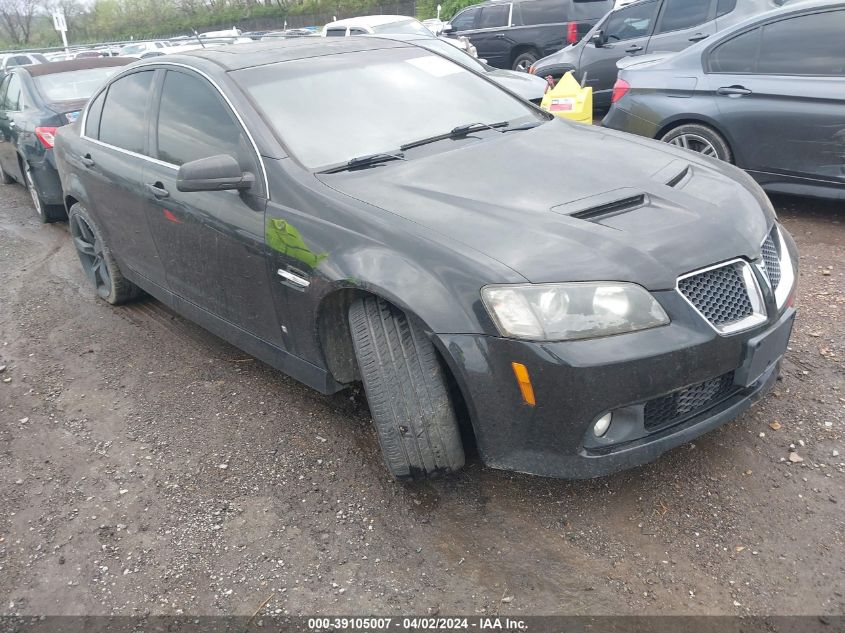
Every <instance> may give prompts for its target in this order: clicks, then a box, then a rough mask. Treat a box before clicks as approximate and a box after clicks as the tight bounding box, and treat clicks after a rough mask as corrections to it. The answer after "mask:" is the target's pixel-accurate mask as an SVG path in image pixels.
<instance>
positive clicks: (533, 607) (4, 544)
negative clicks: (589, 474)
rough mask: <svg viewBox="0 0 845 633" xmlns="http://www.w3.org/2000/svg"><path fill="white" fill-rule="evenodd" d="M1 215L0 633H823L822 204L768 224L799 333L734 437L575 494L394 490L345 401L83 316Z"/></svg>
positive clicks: (4, 206) (839, 281)
mask: <svg viewBox="0 0 845 633" xmlns="http://www.w3.org/2000/svg"><path fill="white" fill-rule="evenodd" d="M0 192H1V193H2V199H0V270H2V271H3V283H2V284H0V367H2V366H5V369H4V370H3V371H2V373H0V482H2V485H0V598H2V599H3V602H2V605H0V607H2V611H0V613H5V614H14V613H20V614H67V615H74V614H121V615H133V614H181V613H184V614H204V615H222V614H248V615H251V614H252V613H253V612H254V611H255V610H256V609H257V608H258V607H259V605H261V604H262V603H263V602H264V601H265V600H267V605H266V607H265V610H264V612H266V613H290V614H325V613H350V614H368V613H378V614H407V613H416V614H423V615H424V614H434V613H440V614H450V613H462V614H466V615H474V614H485V613H501V614H515V615H520V614H522V615H525V614H629V613H636V614H669V613H675V614H749V613H754V614H822V613H824V614H841V613H843V612H845V580H844V579H845V542H843V540H845V539H843V526H845V521H843V512H842V508H843V504H845V457H842V455H843V454H845V441H843V434H845V381H843V357H845V327H843V322H844V321H845V226H843V220H845V215H843V212H845V209H843V208H842V207H841V205H839V208H837V206H836V205H834V204H829V203H823V202H818V201H809V200H798V199H778V200H776V201H775V203H776V206H777V207H778V210H779V212H780V216H781V218H782V219H783V221H784V223H785V224H786V226H787V227H788V228H789V230H790V231H791V232H792V234H793V235H794V236H795V239H796V240H797V242H798V245H799V248H800V250H801V253H802V255H801V266H802V275H801V289H800V297H799V305H800V315H799V318H798V321H797V323H796V329H795V333H794V336H793V342H792V346H791V348H790V352H789V354H788V357H787V359H786V361H785V363H784V367H783V377H782V381H781V382H779V383H778V386H777V388H776V390H775V392H774V393H773V394H772V395H771V396H769V397H767V398H766V399H764V400H763V401H762V402H760V403H759V404H758V405H757V406H756V407H754V408H753V409H752V410H751V411H750V412H748V413H747V414H746V415H744V416H742V417H741V418H740V419H738V420H736V421H734V422H733V423H731V424H728V425H726V426H724V427H722V428H720V429H718V430H716V431H714V432H712V433H710V434H708V435H706V436H704V437H702V438H700V439H699V440H697V441H696V442H695V443H694V444H688V445H685V446H682V447H680V448H678V449H676V450H674V451H672V452H671V453H669V454H667V455H665V456H664V457H663V458H661V459H660V460H658V461H657V462H655V463H653V464H650V465H648V466H645V467H642V468H638V469H636V470H633V471H629V472H626V473H621V474H618V475H615V476H611V477H607V478H604V479H599V480H592V481H586V482H567V481H558V480H551V479H542V478H537V477H530V476H525V475H518V474H512V473H504V472H499V471H494V470H491V469H488V468H485V467H484V466H482V465H481V464H480V463H479V461H478V459H477V458H472V457H471V458H470V459H469V463H468V466H467V468H466V469H465V470H464V471H463V472H461V473H460V474H459V475H457V476H454V477H450V478H448V479H444V480H440V481H436V482H431V483H424V484H419V485H414V486H403V485H400V484H396V483H393V482H392V481H390V480H389V478H388V477H387V474H386V471H385V469H384V467H383V465H382V463H381V458H380V456H379V454H378V445H377V440H376V437H375V434H374V432H373V429H372V428H371V422H370V420H369V416H368V412H367V408H366V405H364V404H362V401H361V398H360V396H359V395H356V394H350V393H343V394H339V395H336V396H332V397H325V396H321V395H319V394H317V393H316V392H313V391H311V390H309V389H307V388H305V387H303V386H301V385H299V384H297V383H296V382H294V381H293V380H291V379H289V378H287V377H285V376H284V375H282V374H280V373H278V372H276V371H274V370H272V369H270V368H268V367H267V366H265V365H263V364H261V363H260V362H258V361H255V360H253V359H251V358H249V357H248V356H247V355H245V354H244V353H242V352H240V351H239V350H237V349H235V348H233V347H231V346H229V345H227V344H226V343H223V342H222V341H220V340H219V339H217V338H215V337H213V336H211V335H210V334H208V333H206V332H204V331H203V330H201V329H200V328H198V327H197V326H195V325H193V324H191V323H188V322H186V321H185V320H183V319H181V318H179V317H177V316H175V315H173V314H172V313H171V312H169V311H168V310H167V309H165V308H164V307H163V306H162V305H161V304H159V303H158V302H156V301H154V300H151V299H147V300H145V301H142V302H139V303H137V304H134V305H131V306H127V307H123V308H112V307H110V306H108V305H106V304H105V303H103V302H102V301H99V300H96V299H95V298H94V296H93V293H92V291H91V290H90V289H89V288H88V286H87V284H86V282H85V280H84V278H83V276H82V272H81V269H80V267H79V263H78V261H77V259H76V255H75V253H74V251H73V249H72V247H71V244H70V240H69V239H68V235H67V228H66V226H65V225H63V224H57V225H51V226H41V225H39V224H38V223H37V221H36V219H35V216H34V212H33V211H32V209H31V207H30V204H29V202H28V198H27V195H26V193H25V191H24V190H23V189H22V188H20V187H18V186H7V187H3V188H2V189H0ZM792 445H794V449H793V448H791V446H792ZM791 451H794V452H795V453H796V454H797V456H798V457H800V458H801V459H803V461H801V462H795V463H793V462H791V461H789V455H790V452H791ZM793 459H795V458H793ZM268 599H269V600H268Z"/></svg>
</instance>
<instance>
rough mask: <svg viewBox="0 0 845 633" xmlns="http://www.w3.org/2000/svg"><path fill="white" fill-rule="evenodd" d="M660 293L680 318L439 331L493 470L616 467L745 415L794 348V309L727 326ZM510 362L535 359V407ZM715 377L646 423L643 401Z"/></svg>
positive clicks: (552, 472) (582, 473)
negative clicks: (549, 338)
mask: <svg viewBox="0 0 845 633" xmlns="http://www.w3.org/2000/svg"><path fill="white" fill-rule="evenodd" d="M655 296H657V297H658V299H659V300H660V301H661V303H662V304H663V305H664V307H667V312H669V313H670V314H671V315H673V317H674V316H679V317H680V318H673V321H672V323H671V324H669V325H667V326H664V327H660V328H655V329H652V330H646V331H642V332H636V333H631V334H624V335H620V336H615V337H607V338H600V339H592V340H584V341H568V342H556V343H532V342H523V341H516V340H512V339H504V338H496V337H489V336H483V335H440V336H438V342H439V345H440V347H441V350H442V351H443V353H444V356H445V357H446V358H447V362H448V363H449V364H450V368H451V369H452V372H453V374H454V375H455V377H456V379H457V381H458V383H459V386H460V387H461V390H462V393H463V395H464V397H465V400H466V402H467V406H468V409H469V412H470V416H471V418H472V421H473V427H474V431H475V436H476V440H477V444H478V449H479V453H480V455H481V458H482V460H483V461H484V462H485V463H486V464H487V465H489V466H491V467H493V468H501V469H506V470H515V471H519V472H526V473H532V474H536V475H543V476H551V477H564V478H572V479H582V478H589V477H597V476H602V475H607V474H610V473H613V472H616V471H619V470H623V469H626V468H631V467H634V466H637V465H640V464H643V463H646V462H649V461H652V460H654V459H656V458H657V457H658V456H660V455H661V454H662V453H664V452H665V451H667V450H669V449H671V448H674V447H676V446H678V445H680V444H683V443H685V442H688V441H690V440H692V439H694V438H695V437H698V436H699V435H701V434H702V433H705V432H707V431H709V430H711V429H713V428H716V427H717V426H720V425H722V424H724V423H725V422H728V421H730V420H732V419H734V418H736V417H737V416H739V415H740V414H741V413H742V412H743V411H745V410H746V409H748V408H749V407H750V406H751V405H752V404H753V403H754V402H755V401H756V400H758V399H759V398H761V397H762V396H763V395H765V394H766V393H767V392H768V390H769V389H770V388H771V386H772V385H773V383H774V381H775V380H776V379H777V374H778V367H779V365H780V359H781V358H782V356H783V354H784V353H785V351H786V346H787V343H788V339H789V334H790V331H791V326H792V321H793V319H794V316H795V310H794V309H793V308H791V307H790V308H786V309H785V310H784V311H782V312H781V314H780V315H779V316H778V317H777V318H775V319H770V320H769V322H768V323H766V324H764V325H761V326H759V327H756V328H753V329H751V330H748V331H745V332H741V333H738V334H733V335H730V336H722V335H719V334H717V333H716V332H715V331H714V330H713V329H711V328H707V327H702V326H701V325H702V324H701V323H700V322H697V321H696V318H695V316H694V315H692V314H691V313H689V312H684V310H685V309H687V310H690V309H691V308H685V304H684V302H683V300H682V299H681V298H680V296H679V295H677V293H674V292H666V293H655ZM760 349H764V350H765V354H764V356H765V358H764V359H763V362H760V360H761V353H756V352H757V350H760ZM755 357H756V360H755ZM512 362H517V363H522V364H523V365H525V366H526V367H527V368H528V371H529V374H530V377H531V381H532V384H533V388H534V393H535V396H536V406H529V405H527V404H525V403H524V402H523V399H522V396H521V392H520V390H519V387H518V385H517V382H516V381H515V379H514V375H513V370H512V366H511V363H512ZM752 373H753V375H752ZM714 380H716V381H717V382H718V380H723V381H726V384H725V385H724V387H726V388H725V389H723V390H722V391H720V392H718V394H717V398H716V399H714V400H713V401H712V402H709V403H707V406H704V407H703V408H699V409H697V410H693V411H692V412H690V413H689V414H688V415H686V416H680V417H677V418H674V419H671V420H667V421H665V423H661V424H657V425H654V426H651V427H650V428H646V427H645V426H644V425H643V415H644V414H643V412H644V411H645V405H646V403H648V402H657V401H661V400H663V399H665V398H666V397H667V394H675V393H677V392H678V390H681V389H683V388H685V387H688V386H691V385H700V384H703V383H713V381H714ZM608 411H614V412H616V413H614V422H613V423H612V424H611V431H608V435H607V437H606V438H605V439H604V440H597V439H596V438H595V436H594V434H593V431H592V426H593V423H594V422H595V421H596V420H597V419H598V418H599V417H601V416H602V415H604V414H605V413H607V412H608ZM617 415H618V417H617ZM616 420H619V421H620V422H621V423H623V426H622V427H620V428H621V429H622V432H621V434H620V433H619V432H616V431H614V425H615V424H617V422H616ZM625 425H627V426H625ZM637 425H639V426H637ZM614 433H615V435H614ZM608 438H610V439H608Z"/></svg>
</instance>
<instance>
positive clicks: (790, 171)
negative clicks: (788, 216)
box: [603, 0, 845, 200]
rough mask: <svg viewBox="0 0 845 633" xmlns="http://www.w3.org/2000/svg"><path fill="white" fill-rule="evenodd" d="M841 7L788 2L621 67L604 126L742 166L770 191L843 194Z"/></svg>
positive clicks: (844, 17)
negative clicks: (675, 50)
mask: <svg viewBox="0 0 845 633" xmlns="http://www.w3.org/2000/svg"><path fill="white" fill-rule="evenodd" d="M843 33H845V3H843V2H842V1H841V0H840V1H838V2H837V1H831V0H824V1H816V2H811V3H800V4H795V5H791V4H790V5H786V7H785V8H783V9H780V10H778V11H774V12H770V13H766V14H763V15H761V16H759V17H757V18H754V19H752V20H749V21H746V22H743V23H742V24H740V25H737V26H736V27H734V28H731V29H728V30H727V31H723V32H721V33H719V34H718V35H717V36H715V37H714V38H712V40H710V41H707V42H706V43H704V42H702V43H701V44H699V45H697V46H695V47H692V48H689V49H687V50H686V51H684V52H683V53H679V54H677V55H674V56H671V57H668V58H667V59H665V60H663V61H659V60H657V61H654V62H651V63H649V62H645V63H643V64H639V65H637V64H630V65H626V66H627V67H625V68H623V69H622V70H620V73H619V79H618V81H617V82H616V88H615V89H614V91H613V100H614V103H613V106H612V107H611V108H610V112H609V113H608V114H607V116H606V117H605V119H604V123H603V124H604V125H605V126H606V127H609V128H614V129H617V130H624V131H626V132H632V133H634V134H640V135H642V136H648V137H650V138H656V139H659V140H661V141H665V142H667V143H672V144H673V145H677V146H679V147H683V148H685V149H690V150H693V151H697V152H701V153H702V154H705V155H707V156H711V157H713V158H719V159H721V160H724V161H728V162H732V163H734V164H735V165H737V166H738V167H742V168H743V169H745V170H747V171H748V172H749V173H750V174H751V175H752V176H754V178H755V179H756V180H757V181H759V182H760V183H762V184H763V186H764V187H765V188H766V189H767V190H769V191H773V192H780V193H792V194H801V195H815V196H823V197H833V198H838V199H842V200H845V38H843V36H842V34H843Z"/></svg>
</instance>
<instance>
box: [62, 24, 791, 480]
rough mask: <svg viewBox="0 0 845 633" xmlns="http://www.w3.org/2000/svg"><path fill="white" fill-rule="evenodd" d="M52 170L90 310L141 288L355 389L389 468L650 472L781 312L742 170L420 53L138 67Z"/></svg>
mask: <svg viewBox="0 0 845 633" xmlns="http://www.w3.org/2000/svg"><path fill="white" fill-rule="evenodd" d="M56 153H57V158H58V164H59V170H60V173H61V179H62V185H63V188H64V192H65V197H66V199H65V203H66V206H67V209H68V214H69V224H70V231H71V234H72V237H73V241H74V244H75V246H76V249H77V251H78V253H79V258H80V261H81V263H82V267H83V270H84V271H85V273H86V275H87V276H88V278H89V279H90V280H91V282H92V285H93V286H94V287H95V288H96V291H97V293H98V294H99V296H100V297H101V298H103V299H104V300H106V301H108V302H110V303H113V304H120V303H122V302H126V301H128V300H131V299H134V298H136V297H138V296H139V294H141V291H142V290H143V291H146V292H147V293H149V294H151V295H153V296H154V297H156V298H157V299H159V300H160V301H162V302H164V303H165V304H166V305H168V306H170V307H171V308H172V309H173V310H174V311H176V312H178V313H180V314H182V315H183V316H185V317H186V318H188V319H191V320H194V321H196V322H197V323H199V324H201V325H202V326H203V327H205V328H207V329H208V330H210V331H211V332H213V333H215V334H217V335H219V336H220V337H222V338H224V339H226V340H228V341H230V342H231V343H233V344H234V345H236V346H238V347H240V348H242V349H243V350H245V351H247V352H248V353H250V354H252V355H254V356H255V357H257V358H259V359H261V360H263V361H265V362H267V363H269V364H270V365H272V366H274V367H276V368H278V369H279V370H281V371H283V372H285V373H287V374H289V375H291V376H293V377H294V378H296V379H298V380H300V381H302V382H303V383H305V384H307V385H310V386H311V387H313V388H315V389H317V390H319V391H321V392H323V393H332V392H336V391H339V390H341V389H344V388H347V387H349V386H350V385H354V384H355V383H358V382H363V385H364V388H365V392H366V395H367V399H368V402H369V406H370V410H371V413H372V417H373V421H374V423H375V427H376V429H377V432H378V437H379V441H380V444H381V447H382V450H383V455H384V459H385V462H386V464H387V467H388V469H389V470H390V472H391V473H392V474H393V475H394V476H395V477H397V478H399V479H413V478H420V477H425V476H431V475H435V474H442V473H448V472H453V471H456V470H458V469H460V468H461V467H462V466H463V465H464V462H465V445H466V444H467V443H468V442H470V441H471V442H473V443H474V444H475V445H476V446H477V449H478V453H479V455H480V458H481V460H482V461H483V462H484V463H486V464H487V465H489V466H491V467H494V468H502V469H509V470H516V471H523V472H528V473H535V474H539V475H547V476H555V477H571V478H583V477H594V476H599V475H604V474H607V473H611V472H614V471H617V470H620V469H624V468H629V467H632V466H635V465H638V464H641V463H644V462H647V461H650V460H652V459H654V458H656V457H658V456H659V455H660V454H661V453H663V452H664V451H666V450H668V449H671V448H673V447H675V446H678V445H679V444H682V443H684V442H687V441H689V440H691V439H693V438H695V437H697V436H698V435H700V434H702V433H704V432H706V431H708V430H710V429H713V428H715V427H717V426H719V425H721V424H723V423H725V422H727V421H729V420H732V419H734V418H736V417H737V416H738V415H740V414H741V413H742V412H743V411H745V410H746V409H747V408H748V407H749V406H750V405H751V404H752V403H753V402H754V401H755V400H757V399H759V398H760V397H762V396H763V395H764V394H765V393H766V392H767V391H768V390H769V389H770V388H771V386H772V385H773V383H774V381H775V380H776V378H777V374H778V368H779V363H780V360H781V358H782V356H783V354H784V353H785V350H786V346H787V343H788V340H789V336H790V332H791V328H792V322H793V318H794V315H795V309H794V307H793V302H794V296H795V288H796V277H797V262H798V257H797V253H796V251H795V246H794V243H793V241H792V239H791V237H790V236H789V234H788V233H787V232H786V231H785V230H784V229H783V227H782V226H781V225H780V224H779V223H778V222H777V218H776V217H775V213H774V211H773V208H772V206H771V204H770V202H769V200H768V199H767V197H766V195H765V194H764V193H763V191H762V190H761V189H760V187H759V186H758V185H757V184H756V183H755V182H754V181H753V180H752V179H751V178H750V177H749V176H747V175H746V174H744V173H743V172H741V171H740V170H738V169H736V168H734V167H732V166H731V165H727V164H723V163H719V162H716V161H714V160H711V159H708V158H707V157H704V156H701V155H698V154H694V153H692V152H688V151H685V150H683V149H680V148H674V147H669V146H666V145H664V144H661V143H659V142H657V141H651V140H647V139H643V138H638V137H633V136H628V135H626V134H624V133H620V132H615V131H612V130H607V129H602V128H597V127H592V126H583V125H580V126H579V125H577V124H571V123H568V122H566V121H563V120H560V119H556V118H553V117H551V116H550V115H548V114H547V113H545V112H543V111H541V110H539V109H538V108H535V107H534V106H533V105H531V104H529V103H526V102H524V101H522V100H521V99H519V98H518V97H517V96H516V95H514V94H512V93H510V92H508V91H507V90H505V89H504V88H502V87H500V86H498V85H496V84H495V83H493V82H491V81H490V80H489V79H488V78H486V77H484V76H482V75H480V74H476V73H474V72H472V71H470V70H467V69H466V68H464V67H462V66H460V65H458V64H455V63H454V62H452V61H450V60H448V59H446V58H444V57H441V56H438V55H437V54H435V53H432V52H430V51H427V50H424V49H421V48H419V47H416V46H414V45H412V44H411V43H403V42H395V41H387V40H376V39H369V38H337V39H330V40H325V39H320V38H313V39H309V38H302V39H298V40H288V41H284V42H273V43H270V44H267V43H263V44H254V45H253V44H249V45H243V46H238V47H232V48H228V49H208V50H205V51H201V52H196V53H191V54H187V55H178V56H177V55H172V56H168V57H167V58H166V59H164V60H158V59H154V60H150V61H145V62H140V63H138V64H134V65H132V66H130V67H127V68H126V69H123V70H122V71H121V72H120V73H119V74H117V75H115V76H114V77H112V78H111V79H110V81H109V83H108V84H107V85H106V86H104V87H103V88H102V90H100V91H99V92H98V93H96V94H95V95H94V98H93V99H92V101H91V102H90V103H89V105H88V106H87V107H86V109H85V111H84V112H83V114H82V116H81V117H80V119H79V121H78V122H77V123H75V124H74V125H72V126H68V127H65V128H62V129H61V130H59V132H58V135H57V141H56ZM464 423H466V425H467V427H466V428H462V424H464Z"/></svg>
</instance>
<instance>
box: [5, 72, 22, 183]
mask: <svg viewBox="0 0 845 633" xmlns="http://www.w3.org/2000/svg"><path fill="white" fill-rule="evenodd" d="M22 100H23V92H22V85H21V78H20V76H18V74H17V73H11V74H9V75H7V76H6V78H5V79H4V80H3V101H2V110H0V165H2V166H3V171H5V172H6V173H7V174H9V175H10V176H12V177H13V178H15V179H16V180H17V181H18V182H23V174H22V173H21V168H20V162H18V152H17V142H18V125H19V124H20V120H19V115H20V111H21V109H22V108H23V106H22Z"/></svg>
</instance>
